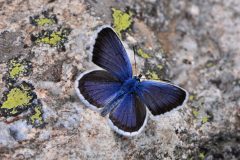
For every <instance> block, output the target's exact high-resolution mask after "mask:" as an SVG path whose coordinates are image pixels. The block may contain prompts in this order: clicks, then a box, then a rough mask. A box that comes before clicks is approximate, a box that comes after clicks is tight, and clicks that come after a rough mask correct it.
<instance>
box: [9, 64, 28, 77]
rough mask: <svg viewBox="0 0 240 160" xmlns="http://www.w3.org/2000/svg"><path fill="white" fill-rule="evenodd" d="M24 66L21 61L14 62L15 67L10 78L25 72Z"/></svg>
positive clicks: (10, 73) (10, 72)
mask: <svg viewBox="0 0 240 160" xmlns="http://www.w3.org/2000/svg"><path fill="white" fill-rule="evenodd" d="M24 68H25V67H24V65H22V64H21V63H14V64H13V67H12V68H11V69H10V71H9V76H10V78H16V77H18V76H19V75H20V74H21V73H23V72H24Z"/></svg>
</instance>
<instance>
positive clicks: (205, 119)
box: [202, 116, 209, 124]
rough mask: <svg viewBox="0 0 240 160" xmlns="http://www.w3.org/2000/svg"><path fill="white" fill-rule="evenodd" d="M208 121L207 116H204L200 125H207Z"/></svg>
mask: <svg viewBox="0 0 240 160" xmlns="http://www.w3.org/2000/svg"><path fill="white" fill-rule="evenodd" d="M208 121H209V117H208V116H204V117H202V123H203V124H204V123H207V122H208Z"/></svg>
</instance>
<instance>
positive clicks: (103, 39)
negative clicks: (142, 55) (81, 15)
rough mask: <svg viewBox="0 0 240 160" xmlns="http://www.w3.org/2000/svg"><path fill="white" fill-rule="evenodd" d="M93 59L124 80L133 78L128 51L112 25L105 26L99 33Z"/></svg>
mask: <svg viewBox="0 0 240 160" xmlns="http://www.w3.org/2000/svg"><path fill="white" fill-rule="evenodd" d="M92 61H93V62H94V63H95V64H96V65H98V66H99V67H101V68H103V69H105V70H107V71H108V72H109V73H111V74H112V75H113V76H115V77H116V78H118V79H119V80H121V81H122V82H123V81H125V80H127V79H129V78H132V66H131V63H130V60H129V58H128V55H127V52H126V50H125V49H124V47H123V44H122V42H121V41H120V39H119V38H118V36H117V34H116V33H115V32H114V31H113V30H112V29H111V28H110V27H105V28H103V29H102V30H101V31H100V32H99V33H98V35H97V38H96V41H95V44H94V46H93V57H92Z"/></svg>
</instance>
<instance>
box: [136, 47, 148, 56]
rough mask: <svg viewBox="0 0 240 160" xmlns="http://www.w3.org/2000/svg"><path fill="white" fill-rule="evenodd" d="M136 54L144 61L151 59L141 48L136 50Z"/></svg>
mask: <svg viewBox="0 0 240 160" xmlns="http://www.w3.org/2000/svg"><path fill="white" fill-rule="evenodd" d="M137 54H138V55H139V56H140V57H142V58H144V59H148V58H151V57H150V55H149V54H147V53H146V52H144V51H143V50H142V49H141V48H139V49H138V50H137Z"/></svg>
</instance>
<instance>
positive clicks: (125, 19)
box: [112, 8, 133, 37]
mask: <svg viewBox="0 0 240 160" xmlns="http://www.w3.org/2000/svg"><path fill="white" fill-rule="evenodd" d="M112 11H113V13H112V17H113V28H114V30H115V31H116V33H117V34H118V35H119V36H120V37H121V32H122V31H125V30H127V29H128V28H129V27H130V26H131V24H132V22H133V20H132V13H131V12H129V13H125V12H123V11H121V10H118V9H115V8H112Z"/></svg>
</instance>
